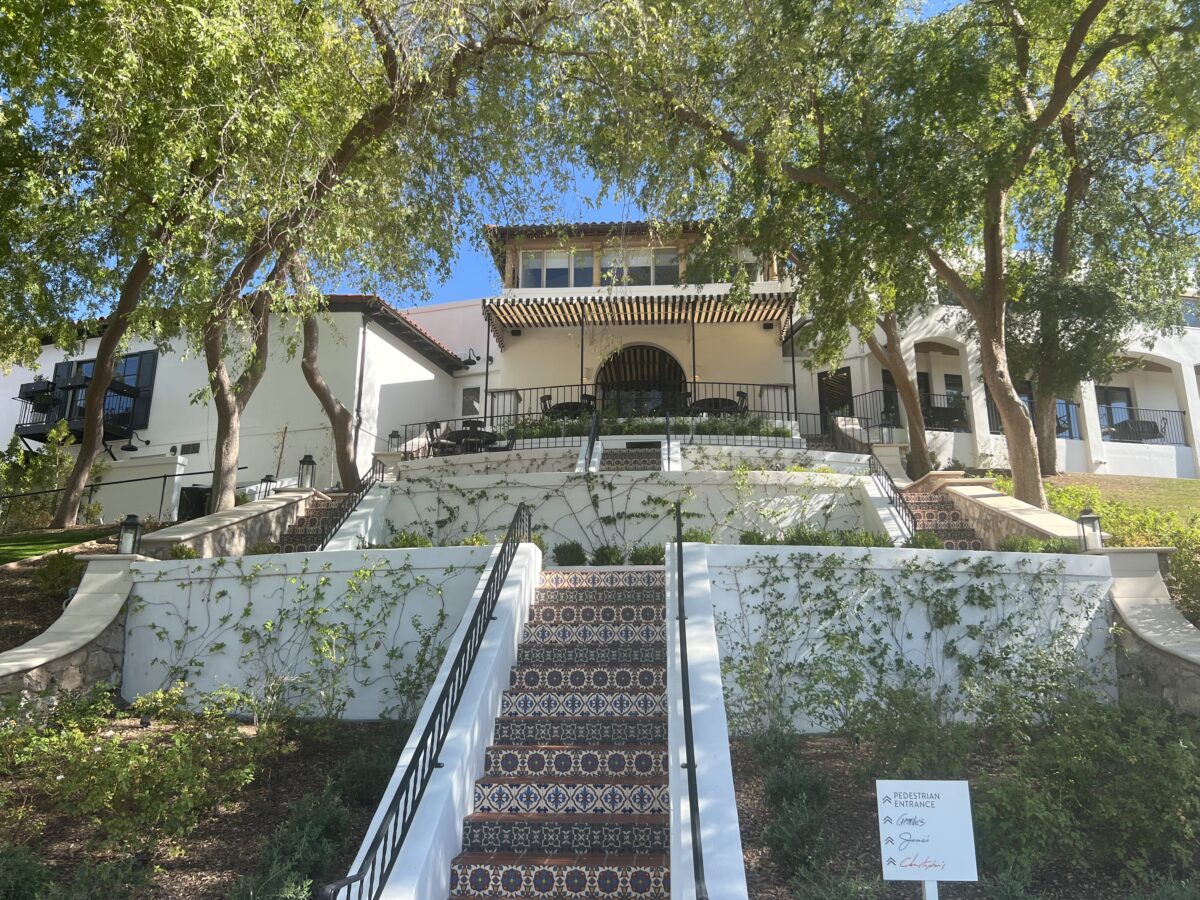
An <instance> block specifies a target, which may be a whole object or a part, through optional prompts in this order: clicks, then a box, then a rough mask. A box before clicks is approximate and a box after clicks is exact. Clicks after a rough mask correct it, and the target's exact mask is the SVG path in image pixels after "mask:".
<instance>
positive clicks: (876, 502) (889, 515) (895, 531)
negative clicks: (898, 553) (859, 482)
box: [863, 475, 912, 547]
mask: <svg viewBox="0 0 1200 900" xmlns="http://www.w3.org/2000/svg"><path fill="white" fill-rule="evenodd" d="M863 493H864V494H865V495H866V501H867V502H866V503H864V504H863V527H864V528H866V529H867V530H868V531H883V532H884V533H885V534H887V536H888V537H889V538H891V541H892V545H893V546H895V547H899V546H901V545H902V544H904V542H905V541H907V540H908V539H909V538H910V537H912V535H911V534H910V532H909V530H908V526H907V525H906V524H905V523H904V521H903V519H901V518H900V513H899V512H898V511H897V510H896V507H895V506H893V505H892V501H891V500H890V499H889V498H888V495H887V494H886V493H884V491H883V489H882V488H881V487H880V486H879V483H878V482H877V481H876V480H875V477H874V476H873V475H869V476H867V477H866V478H864V479H863ZM872 513H874V516H875V521H874V522H872V521H871V515H872Z"/></svg>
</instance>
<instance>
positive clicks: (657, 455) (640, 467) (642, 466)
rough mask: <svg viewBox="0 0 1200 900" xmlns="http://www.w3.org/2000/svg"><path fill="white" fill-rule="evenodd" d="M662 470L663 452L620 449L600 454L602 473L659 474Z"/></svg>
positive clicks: (657, 450) (659, 449)
mask: <svg viewBox="0 0 1200 900" xmlns="http://www.w3.org/2000/svg"><path fill="white" fill-rule="evenodd" d="M661 468H662V450H661V448H657V449H641V448H634V449H632V450H629V449H625V448H618V449H615V450H605V451H603V452H602V453H601V454H600V471H601V472H657V471H659V470H660V469H661Z"/></svg>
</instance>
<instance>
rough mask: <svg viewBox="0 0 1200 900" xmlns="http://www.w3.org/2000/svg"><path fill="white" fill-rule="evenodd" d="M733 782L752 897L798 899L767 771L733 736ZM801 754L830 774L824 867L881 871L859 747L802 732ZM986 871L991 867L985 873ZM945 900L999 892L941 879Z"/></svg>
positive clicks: (1047, 882)
mask: <svg viewBox="0 0 1200 900" xmlns="http://www.w3.org/2000/svg"><path fill="white" fill-rule="evenodd" d="M731 749H732V752H733V781H734V790H735V791H736V793H737V807H738V819H739V825H740V826H741V833H742V852H743V855H744V856H745V859H746V879H747V884H748V887H749V893H750V897H751V898H752V900H792V898H793V897H794V896H795V895H794V893H793V891H792V889H791V887H790V886H789V879H788V876H787V873H786V872H784V871H783V870H782V869H781V868H780V867H779V866H777V865H776V864H775V862H774V861H773V860H772V858H771V851H770V850H769V849H768V847H767V845H766V842H765V840H764V838H763V833H764V830H765V828H766V826H767V824H768V823H769V822H770V820H771V816H772V815H773V811H772V810H771V809H769V808H768V807H767V803H766V800H765V798H764V797H763V774H764V773H763V772H762V771H760V770H759V768H758V766H757V765H756V764H755V762H754V759H753V756H752V754H751V753H750V750H749V748H748V746H747V744H746V742H745V741H740V740H736V739H735V740H734V741H733V742H732V746H731ZM798 751H799V753H800V755H801V756H802V757H803V758H804V759H805V760H806V761H807V762H808V763H809V764H810V765H812V766H813V767H814V768H816V769H819V770H820V771H821V772H822V773H824V774H825V776H826V777H827V778H829V781H830V794H829V805H828V807H826V817H825V834H826V837H827V839H828V841H829V845H830V854H829V860H828V862H827V864H826V868H827V869H828V870H829V871H830V872H831V873H837V874H847V875H852V876H857V877H858V878H861V879H865V880H877V879H878V878H879V821H878V818H877V816H876V812H875V808H876V807H875V787H874V783H873V782H870V781H866V780H862V779H859V778H858V777H857V775H856V773H855V770H854V764H853V761H854V757H855V748H854V745H853V742H852V741H850V740H849V739H848V738H844V737H837V736H830V737H823V736H822V737H817V736H809V737H802V738H801V739H800V742H799V746H798ZM980 874H981V875H986V873H984V872H981V873H980ZM1033 887H1034V890H1035V891H1037V892H1039V893H1038V894H1037V896H1038V897H1041V898H1044V900H1127V898H1128V897H1129V896H1130V895H1129V893H1128V891H1127V890H1125V889H1123V888H1120V887H1119V886H1117V885H1115V884H1114V883H1113V882H1112V880H1111V879H1107V878H1103V877H1100V876H1096V875H1094V874H1089V873H1080V872H1062V873H1058V874H1057V875H1056V876H1055V877H1054V878H1053V879H1044V880H1042V881H1040V882H1035V884H1034V885H1033ZM920 896H921V889H920V887H919V885H917V884H915V883H911V882H907V883H906V882H890V883H888V884H887V885H886V886H885V887H884V888H883V889H882V890H881V891H880V892H879V893H878V894H873V895H872V897H873V898H876V897H877V898H878V900H917V898H918V897H920ZM938 896H939V897H940V898H941V900H992V897H993V893H992V892H991V891H990V890H989V889H988V888H987V887H986V886H982V885H978V884H952V883H949V882H947V883H944V884H940V885H939V886H938Z"/></svg>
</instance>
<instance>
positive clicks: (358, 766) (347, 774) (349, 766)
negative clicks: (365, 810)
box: [329, 747, 398, 806]
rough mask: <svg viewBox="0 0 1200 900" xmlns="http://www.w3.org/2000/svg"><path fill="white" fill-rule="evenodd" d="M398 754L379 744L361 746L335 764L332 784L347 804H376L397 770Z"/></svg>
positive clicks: (330, 782)
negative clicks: (386, 750)
mask: <svg viewBox="0 0 1200 900" xmlns="http://www.w3.org/2000/svg"><path fill="white" fill-rule="evenodd" d="M397 755H398V754H397V753H385V752H383V750H382V749H381V748H379V747H358V748H356V749H355V750H354V751H352V752H351V753H350V755H349V756H347V757H346V758H345V759H343V760H342V761H341V762H339V763H338V764H337V765H336V766H334V768H333V771H332V772H330V773H329V786H330V788H332V789H333V791H334V793H336V794H337V796H339V797H341V798H342V800H343V801H345V802H346V803H351V804H354V805H355V806H365V805H367V804H369V803H377V802H378V801H379V798H380V797H381V796H382V795H383V789H384V788H385V787H387V783H388V779H389V778H391V777H392V772H393V771H395V769H396V757H397Z"/></svg>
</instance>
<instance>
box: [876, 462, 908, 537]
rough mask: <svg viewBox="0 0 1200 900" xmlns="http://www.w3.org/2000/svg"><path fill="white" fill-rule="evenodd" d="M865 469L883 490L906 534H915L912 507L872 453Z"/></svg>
mask: <svg viewBox="0 0 1200 900" xmlns="http://www.w3.org/2000/svg"><path fill="white" fill-rule="evenodd" d="M867 469H868V471H869V472H870V473H871V475H872V476H873V477H874V478H875V481H876V483H877V484H879V486H880V487H882V488H883V492H884V493H885V494H887V496H888V500H890V501H891V504H892V506H893V507H894V508H895V510H896V514H897V515H899V516H900V521H901V522H902V523H903V524H904V526H905V527H906V528H907V529H908V534H909V536H910V537H911V536H912V535H914V534H916V533H917V517H916V516H915V515H913V511H912V507H910V506H909V505H908V500H906V499H905V497H904V492H903V491H901V490H900V489H899V488H898V487H896V482H895V481H893V480H892V474H891V473H890V472H889V471H888V470H887V469H886V468H885V467H884V465H883V463H882V462H880V461H879V457H878V456H876V455H875V454H874V453H872V454H871V456H870V458H869V459H868V460H867Z"/></svg>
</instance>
